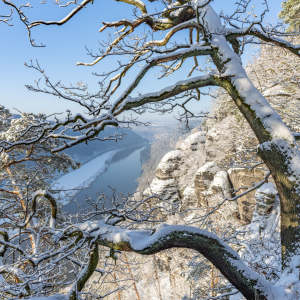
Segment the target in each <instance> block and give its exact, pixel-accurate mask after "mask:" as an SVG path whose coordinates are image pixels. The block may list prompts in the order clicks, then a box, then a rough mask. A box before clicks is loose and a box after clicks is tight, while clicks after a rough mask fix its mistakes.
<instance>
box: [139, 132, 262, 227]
mask: <svg viewBox="0 0 300 300" xmlns="http://www.w3.org/2000/svg"><path fill="white" fill-rule="evenodd" d="M208 137H209V138H208ZM219 147H220V145H219V139H218V134H216V133H215V129H214V132H203V131H194V132H192V134H191V135H190V136H188V137H187V138H186V139H185V140H183V141H181V142H179V143H178V144H177V146H176V150H172V151H170V152H168V153H167V154H166V155H165V156H164V157H163V158H162V160H161V161H160V163H159V165H158V167H157V169H156V177H155V178H154V180H153V181H152V183H151V184H150V187H149V188H148V189H146V190H145V192H144V194H145V195H147V196H150V195H152V194H156V195H157V196H159V197H161V198H163V199H164V200H166V201H167V202H168V204H166V203H165V202H164V204H163V205H164V206H165V209H166V214H168V213H171V212H172V211H174V210H181V211H185V210H186V209H188V208H193V207H194V208H196V207H213V206H215V205H216V204H218V203H219V202H221V201H222V200H223V199H224V198H232V197H233V196H235V195H236V194H240V193H242V192H244V190H245V189H243V187H244V188H245V187H251V186H253V184H254V183H257V182H260V181H261V180H263V179H264V177H265V175H266V171H265V170H263V169H253V170H251V169H249V168H231V169H228V170H225V169H224V168H222V167H221V166H218V164H217V163H216V162H215V161H210V159H211V158H212V157H214V156H213V155H212V152H214V149H218V148H219ZM215 158H218V157H217V156H215ZM217 161H220V159H217ZM239 188H240V189H239ZM238 189H239V190H238ZM236 190H238V191H236ZM254 194H255V191H253V192H250V193H248V194H246V195H245V196H242V197H240V198H238V200H237V201H236V202H231V203H226V204H225V205H223V206H227V211H230V212H231V214H230V216H228V218H229V217H232V215H233V216H234V217H235V218H236V219H237V220H240V221H242V222H243V223H250V222H251V219H252V215H253V211H254V209H255V203H256V200H255V197H254ZM229 206H230V207H229Z"/></svg>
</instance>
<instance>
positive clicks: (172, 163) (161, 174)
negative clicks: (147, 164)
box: [156, 150, 182, 179]
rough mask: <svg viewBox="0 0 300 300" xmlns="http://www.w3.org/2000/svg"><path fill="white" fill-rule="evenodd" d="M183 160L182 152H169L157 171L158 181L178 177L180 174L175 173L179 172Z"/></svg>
mask: <svg viewBox="0 0 300 300" xmlns="http://www.w3.org/2000/svg"><path fill="white" fill-rule="evenodd" d="M181 158H182V152H181V151H180V150H173V151H170V152H168V153H167V154H166V155H165V156H164V157H163V158H162V160H161V161H160V163H159V165H158V167H157V169H156V177H157V178H158V179H170V178H175V177H177V176H178V172H177V174H176V173H175V172H174V171H178V170H179V166H180V163H181ZM174 173H175V174H174Z"/></svg>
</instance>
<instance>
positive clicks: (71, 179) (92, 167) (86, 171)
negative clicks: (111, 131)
mask: <svg viewBox="0 0 300 300" xmlns="http://www.w3.org/2000/svg"><path fill="white" fill-rule="evenodd" d="M118 151H119V150H112V151H109V152H106V153H104V154H102V155H100V156H98V157H96V158H94V159H93V160H91V161H89V162H88V163H86V164H84V165H83V166H81V168H79V169H77V170H74V171H72V172H70V173H68V174H66V175H64V176H62V177H61V178H59V179H58V180H56V181H55V182H54V183H53V186H52V189H53V190H67V191H66V193H64V192H61V193H60V196H59V201H60V202H61V203H62V204H63V205H65V204H67V203H68V202H69V201H70V200H71V198H72V197H74V196H75V195H76V194H78V193H79V192H80V190H82V189H84V188H87V187H89V186H90V185H91V184H92V183H93V182H94V181H95V180H96V179H97V177H98V176H99V175H100V174H102V173H103V172H104V171H105V170H106V168H107V167H108V165H109V162H110V160H111V159H112V157H113V156H114V154H115V153H116V152H118Z"/></svg>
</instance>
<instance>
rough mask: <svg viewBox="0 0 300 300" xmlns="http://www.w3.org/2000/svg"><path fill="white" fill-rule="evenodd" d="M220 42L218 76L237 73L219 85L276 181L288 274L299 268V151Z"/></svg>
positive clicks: (283, 265)
mask: <svg viewBox="0 0 300 300" xmlns="http://www.w3.org/2000/svg"><path fill="white" fill-rule="evenodd" d="M222 38H223V39H224V40H225V38H224V37H220V36H218V37H216V38H215V39H217V40H218V41H217V42H215V44H216V46H217V47H216V48H215V51H216V52H215V54H214V55H213V60H214V62H215V64H216V66H217V67H218V69H219V71H220V73H223V74H224V73H225V72H227V71H228V70H230V72H233V71H236V74H233V73H232V74H230V73H228V77H227V79H226V77H225V79H224V81H223V83H222V84H221V85H222V87H223V88H225V89H226V90H227V91H228V93H229V94H230V95H231V97H232V99H233V100H234V102H235V104H236V105H237V107H238V108H239V110H240V111H241V113H242V114H243V115H244V117H245V118H246V120H247V121H248V123H249V125H250V126H251V128H252V130H253V132H254V133H255V135H256V137H257V139H258V140H259V143H260V146H259V148H258V153H259V156H260V157H261V158H262V160H263V161H264V162H265V164H266V165H267V167H268V168H269V170H270V172H271V175H272V177H273V179H274V181H275V184H276V187H277V190H278V194H279V197H280V205H281V245H282V246H281V250H282V268H283V270H285V269H289V270H290V269H291V268H292V265H296V264H299V262H298V263H297V262H296V264H295V263H292V260H293V258H295V259H297V255H298V248H299V236H300V226H299V225H300V197H299V196H300V195H299V194H300V186H299V182H300V172H299V170H300V168H299V166H300V164H299V162H300V153H299V149H298V147H297V144H296V141H295V139H294V137H293V135H292V133H291V132H290V130H289V129H288V128H287V126H286V125H285V124H284V123H283V121H282V120H281V118H280V116H279V115H278V114H277V113H276V112H275V111H274V110H273V109H272V107H271V106H270V104H269V103H268V101H267V100H266V99H265V98H264V97H263V96H262V95H261V94H260V93H259V91H258V90H257V89H256V88H255V87H254V86H253V84H252V83H251V81H250V79H249V78H248V76H247V74H246V72H245V70H244V68H243V67H242V65H241V61H240V59H239V57H238V56H237V54H235V53H234V51H233V50H232V49H231V48H230V47H229V45H228V44H227V43H224V42H222V41H221V42H220V40H221V39H222ZM212 44H214V37H213V38H212ZM224 53H226V55H224ZM293 271H294V272H298V271H296V270H293Z"/></svg>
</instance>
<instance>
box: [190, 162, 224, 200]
mask: <svg viewBox="0 0 300 300" xmlns="http://www.w3.org/2000/svg"><path fill="white" fill-rule="evenodd" d="M219 171H221V170H220V168H219V167H218V166H217V165H216V163H215V162H208V163H206V164H205V165H204V166H202V167H201V168H200V169H199V170H198V171H197V173H196V174H195V194H196V197H197V199H198V202H199V206H208V200H207V197H206V192H207V191H208V189H209V188H210V186H211V184H212V182H213V180H214V177H215V175H216V174H217V173H218V172H219Z"/></svg>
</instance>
